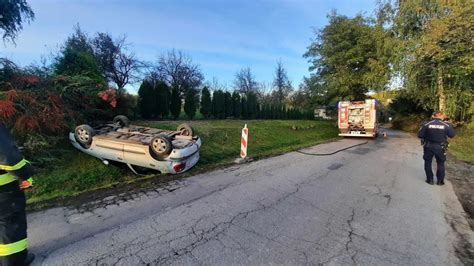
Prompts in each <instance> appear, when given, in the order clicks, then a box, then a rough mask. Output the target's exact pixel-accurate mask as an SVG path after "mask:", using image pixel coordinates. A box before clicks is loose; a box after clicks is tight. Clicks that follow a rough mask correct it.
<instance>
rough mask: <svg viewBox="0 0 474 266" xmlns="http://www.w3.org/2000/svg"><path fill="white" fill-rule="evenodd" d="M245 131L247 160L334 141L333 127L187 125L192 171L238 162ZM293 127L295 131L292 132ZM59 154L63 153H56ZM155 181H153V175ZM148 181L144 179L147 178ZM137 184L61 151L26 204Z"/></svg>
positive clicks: (172, 124)
mask: <svg viewBox="0 0 474 266" xmlns="http://www.w3.org/2000/svg"><path fill="white" fill-rule="evenodd" d="M138 123H139V124H141V125H145V126H150V127H157V128H162V129H171V130H175V129H176V126H177V125H178V124H180V123H182V121H166V122H148V121H142V122H138ZM245 123H247V126H248V128H249V144H248V147H249V148H248V155H249V156H250V157H252V158H256V159H258V158H262V157H267V156H273V155H278V154H282V153H285V152H289V151H293V150H296V149H299V148H302V147H307V146H311V145H315V144H318V143H321V142H323V141H326V140H328V139H332V138H335V137H337V128H336V127H335V124H334V122H327V121H301V120H250V121H242V120H209V121H191V122H190V124H191V125H192V126H193V127H194V129H195V131H196V134H197V135H198V136H200V137H201V140H202V143H203V144H202V147H201V151H200V155H201V159H200V161H199V162H198V164H197V166H196V167H195V169H193V170H192V171H196V172H199V171H205V170H209V169H213V168H216V167H219V166H222V165H227V164H230V163H231V162H232V161H233V160H235V159H236V158H238V157H239V154H240V135H241V129H242V127H243V126H244V124H245ZM294 126H296V127H297V128H298V129H297V130H294V129H293V127H294ZM62 148H63V149H64V148H65V147H62ZM155 176H156V175H155ZM153 177H154V176H153V175H152V176H149V177H147V178H153ZM136 180H143V178H138V177H136V176H133V175H132V174H131V172H130V171H129V170H127V169H122V168H118V167H115V166H105V165H103V164H102V163H101V162H100V161H99V160H98V159H95V158H93V157H91V156H88V155H86V154H83V153H81V152H79V151H76V150H74V149H73V148H72V147H67V149H66V151H65V152H64V153H63V154H62V158H61V159H60V160H58V162H57V163H55V166H54V167H51V168H50V169H48V170H43V171H41V172H40V173H39V174H38V175H37V176H36V177H35V182H36V183H35V187H34V188H33V189H32V190H31V191H30V192H29V193H28V198H29V199H28V202H29V203H38V202H43V201H47V200H51V199H55V198H64V197H69V196H74V195H77V194H80V193H83V192H87V191H93V190H97V189H100V188H107V187H111V186H114V185H117V184H120V183H130V182H134V181H136Z"/></svg>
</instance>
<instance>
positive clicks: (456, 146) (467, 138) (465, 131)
mask: <svg viewBox="0 0 474 266" xmlns="http://www.w3.org/2000/svg"><path fill="white" fill-rule="evenodd" d="M456 134H457V135H456V136H455V137H454V138H453V139H451V140H450V141H449V151H450V153H451V154H452V155H454V157H456V159H458V160H462V161H465V162H469V163H474V122H471V123H469V124H466V125H464V126H463V127H461V128H457V129H456Z"/></svg>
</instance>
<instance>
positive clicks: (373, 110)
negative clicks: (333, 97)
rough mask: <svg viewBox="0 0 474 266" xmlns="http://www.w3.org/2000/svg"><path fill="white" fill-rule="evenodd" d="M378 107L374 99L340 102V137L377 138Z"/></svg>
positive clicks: (338, 121)
mask: <svg viewBox="0 0 474 266" xmlns="http://www.w3.org/2000/svg"><path fill="white" fill-rule="evenodd" d="M378 105H379V104H378V102H377V101H376V100H374V99H368V100H365V101H354V102H350V101H341V102H339V103H338V119H337V124H338V127H339V136H344V137H346V136H350V137H371V138H375V137H377V135H378V127H379V125H378Z"/></svg>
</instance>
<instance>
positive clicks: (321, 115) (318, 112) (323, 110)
mask: <svg viewBox="0 0 474 266" xmlns="http://www.w3.org/2000/svg"><path fill="white" fill-rule="evenodd" d="M314 118H317V119H325V120H330V119H332V118H331V117H330V116H329V115H328V111H327V106H319V107H317V108H316V109H314Z"/></svg>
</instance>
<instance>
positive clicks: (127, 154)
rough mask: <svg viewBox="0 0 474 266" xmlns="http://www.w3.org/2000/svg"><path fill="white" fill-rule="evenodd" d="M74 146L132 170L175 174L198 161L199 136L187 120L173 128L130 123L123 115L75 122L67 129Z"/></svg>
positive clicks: (104, 160)
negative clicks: (87, 122)
mask: <svg viewBox="0 0 474 266" xmlns="http://www.w3.org/2000/svg"><path fill="white" fill-rule="evenodd" d="M69 139H70V141H71V143H72V145H73V146H74V147H75V148H77V149H78V150H80V151H82V152H84V153H86V154H89V155H91V156H94V157H96V158H99V159H100V160H102V161H103V162H104V164H106V165H108V164H109V161H115V162H121V163H124V164H126V165H127V166H128V167H129V168H130V169H131V170H132V171H133V172H134V173H135V174H138V172H139V171H140V170H141V169H143V168H147V169H153V170H158V171H160V172H161V173H170V174H177V173H182V172H185V171H187V170H189V169H190V168H192V167H193V166H194V165H196V163H197V162H198V161H199V149H200V147H201V139H200V138H199V137H197V136H195V135H194V130H193V128H192V127H191V126H189V125H188V124H181V125H179V126H178V128H177V130H176V131H170V130H162V129H157V128H149V127H142V126H136V125H131V124H130V120H129V119H128V118H127V117H125V116H122V115H120V116H116V117H115V118H114V120H113V121H112V122H109V123H105V124H100V125H98V126H96V127H91V126H89V125H80V126H77V127H76V128H75V130H74V132H71V133H69Z"/></svg>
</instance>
